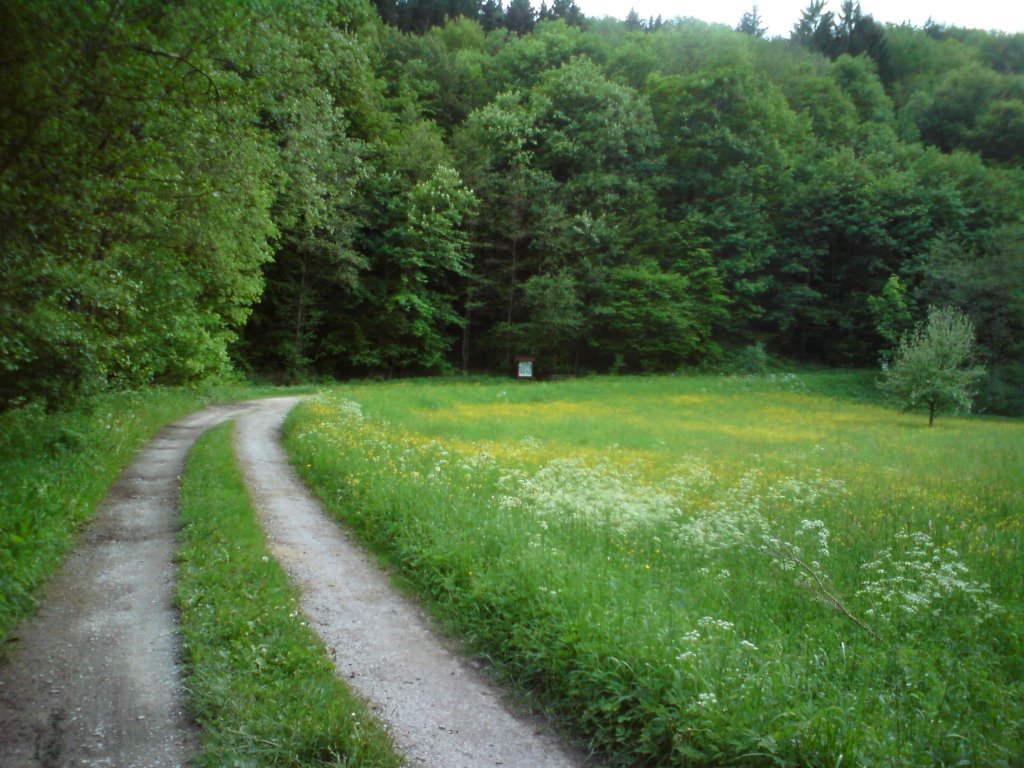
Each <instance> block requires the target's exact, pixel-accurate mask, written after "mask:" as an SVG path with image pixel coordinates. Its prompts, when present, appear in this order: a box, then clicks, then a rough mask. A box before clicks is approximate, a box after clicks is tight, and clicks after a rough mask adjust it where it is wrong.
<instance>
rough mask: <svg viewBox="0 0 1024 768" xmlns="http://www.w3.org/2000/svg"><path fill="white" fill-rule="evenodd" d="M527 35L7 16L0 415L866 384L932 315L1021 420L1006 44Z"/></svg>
mask: <svg viewBox="0 0 1024 768" xmlns="http://www.w3.org/2000/svg"><path fill="white" fill-rule="evenodd" d="M514 9H517V10H516V11H515V13H513V11H514ZM543 11H544V18H543V19H538V15H537V14H536V13H534V11H533V10H532V9H531V8H529V6H528V5H526V4H524V3H521V2H520V0H514V2H513V3H511V4H509V5H508V6H507V7H503V6H502V5H501V4H500V3H499V2H497V1H496V0H487V2H484V3H480V2H477V1H476V0H472V1H471V0H447V1H446V2H442V1H441V0H412V1H410V2H394V1H393V0H379V2H378V3H377V7H376V9H375V8H374V7H373V6H370V5H369V4H366V3H364V2H363V1H362V0H336V1H333V2H326V1H325V0H301V1H299V2H289V3H277V2H273V0H245V1H243V0H220V2H213V3H203V4H198V3H193V2H189V1H187V0H183V1H182V2H178V3H165V2H158V1H157V0H149V1H148V2H144V1H142V0H133V1H130V2H123V3H115V4H104V3H90V2H84V0H79V1H72V0H49V1H43V0H14V1H13V2H9V3H6V4H4V7H3V8H2V9H0V16H2V18H0V50H2V51H3V54H0V96H2V98H0V253H2V258H3V267H2V269H3V280H2V281H0V301H2V306H3V316H2V319H0V370H2V371H3V374H2V376H3V378H2V384H0V403H2V404H3V407H11V406H13V405H17V404H19V403H23V402H25V401H27V400H31V399H36V398H40V399H44V400H46V401H48V402H51V403H55V404H59V403H62V402H67V401H68V400H70V399H73V398H76V397H80V396H82V395H87V394H89V393H90V392H94V391H100V390H104V389H109V388H114V387H124V386H138V385H141V384H146V383H151V382H156V383H161V382H182V381H188V380H193V379H196V378H202V377H205V376H209V375H214V374H218V373H221V372H223V371H225V370H228V369H229V368H230V367H231V366H232V365H234V366H236V367H241V368H243V369H246V370H250V371H254V372H261V373H269V372H273V373H275V374H278V375H281V374H283V375H288V376H296V377H298V376H308V375H330V376H352V375H385V376H392V375H409V374H419V373H431V372H438V371H446V370H465V371H502V372H503V371H506V370H507V369H508V365H509V362H510V360H511V359H512V358H513V357H514V356H516V355H520V354H530V355H535V356H537V357H538V365H539V367H540V368H541V369H542V370H546V371H549V372H555V371H557V372H570V371H670V370H675V369H678V368H679V367H681V366H684V365H705V364H715V363H717V362H720V361H721V360H722V359H723V357H728V355H729V354H730V353H731V351H733V350H738V349H743V348H745V347H747V346H750V345H753V344H764V345H766V347H767V348H768V349H769V351H772V352H775V353H777V354H779V355H781V356H785V357H790V358H797V359H803V360H807V361H814V362H821V363H825V364H830V365H875V364H877V361H878V359H879V356H880V354H882V353H883V352H884V350H885V349H887V348H889V347H891V346H893V344H894V340H895V339H897V338H898V337H899V335H900V334H902V333H903V332H905V331H906V330H907V329H909V328H910V327H911V326H912V325H913V324H914V322H915V321H916V320H918V319H920V318H921V317H923V316H924V314H925V313H926V310H927V307H928V306H929V305H945V304H949V305H955V306H959V307H962V308H964V309H965V310H966V311H967V312H968V313H969V314H970V316H971V318H972V320H973V321H974V324H975V326H976V328H977V330H978V333H979V340H980V342H981V343H982V345H983V347H984V349H985V353H986V355H987V360H986V361H985V362H987V363H988V364H989V369H990V371H991V372H992V374H991V376H990V377H989V380H988V382H987V384H986V386H985V393H984V398H985V399H984V405H985V407H987V408H989V409H992V410H1001V411H1006V412H1013V411H1016V412H1019V411H1020V409H1021V408H1022V406H1024V219H1022V215H1024V214H1022V211H1024V207H1022V203H1024V171H1022V164H1024V36H1022V35H1004V34H997V33H987V32H979V31H973V30H961V29H952V28H943V27H936V26H934V25H928V26H927V27H925V28H924V29H916V28H912V27H909V26H901V27H893V26H883V25H880V24H877V23H876V22H874V21H873V19H872V18H871V17H870V15H868V14H865V13H863V12H862V11H861V9H860V7H859V6H858V5H856V4H855V3H849V2H848V3H846V4H845V5H844V6H843V7H842V8H841V9H840V10H839V12H838V13H830V12H827V11H825V9H824V7H823V6H822V5H821V4H820V3H819V2H817V1H816V2H814V3H812V4H811V5H810V6H809V7H808V8H807V9H805V10H804V11H803V12H802V13H800V12H799V11H798V10H795V12H794V16H795V22H794V30H793V33H792V34H791V35H790V37H789V38H788V39H774V40H767V39H764V32H763V28H762V27H761V25H760V20H759V19H758V17H757V14H756V10H754V11H752V12H751V13H750V14H746V15H745V16H744V17H743V19H740V20H737V21H738V24H737V28H738V29H737V30H732V29H728V28H725V27H721V26H712V25H707V24H704V23H701V22H697V21H692V20H676V21H671V22H664V21H662V20H649V21H647V22H643V21H641V20H640V19H638V18H636V14H631V16H630V18H628V19H627V20H626V21H624V22H620V21H616V20H614V19H601V20H597V19H584V18H582V14H580V13H579V10H578V8H576V6H575V4H574V3H572V2H564V0H556V2H555V3H554V4H552V6H551V7H550V8H548V7H547V6H545V7H544V9H543ZM517 13H518V14H520V15H521V16H523V19H524V21H523V24H522V25H521V26H516V25H517V24H519V22H517V21H515V19H516V18H517V16H516V14H517Z"/></svg>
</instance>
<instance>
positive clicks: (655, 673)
mask: <svg viewBox="0 0 1024 768" xmlns="http://www.w3.org/2000/svg"><path fill="white" fill-rule="evenodd" d="M870 392H871V390H870V379H868V378H867V377H866V376H865V375H864V374H847V373H821V374H800V375H793V374H777V375H772V376H767V377H760V378H751V377H726V376H710V375H709V376H694V377H663V378H616V379H581V380H575V381H566V382H558V383H531V384H522V383H517V382H514V381H506V380H486V381H472V380H470V381H461V382H453V381H422V382H397V383H388V384H354V385H348V386H340V387H337V388H335V389H332V390H330V391H329V392H327V393H325V394H323V395H321V396H319V397H317V398H314V399H311V400H310V401H308V402H306V403H303V404H302V405H300V406H299V407H298V408H297V409H296V411H294V412H293V414H292V416H291V417H290V419H289V423H288V427H287V438H286V440H287V445H288V448H289V451H290V452H291V455H292V457H293V460H294V462H295V463H296V465H297V466H298V467H299V469H300V471H301V472H302V473H303V474H304V476H305V477H306V479H307V480H308V481H309V482H310V483H311V485H312V486H313V487H314V488H315V489H316V491H317V492H318V493H319V494H320V495H321V496H322V497H323V498H324V499H325V501H326V502H327V503H328V505H329V506H331V507H332V508H333V509H334V510H335V511H336V513H337V514H338V515H339V516H340V517H341V518H342V519H344V520H345V521H347V522H348V523H349V524H350V525H351V526H352V527H353V528H354V529H355V530H357V531H358V532H359V533H360V535H361V536H362V537H363V538H364V539H365V540H366V541H367V542H369V543H370V544H371V545H372V546H374V547H375V548H376V549H377V550H378V551H379V552H380V553H382V555H383V556H384V557H385V558H386V559H388V560H389V561H391V562H392V563H394V565H395V567H396V569H397V570H398V571H399V573H400V574H401V575H402V577H403V578H404V579H405V580H406V581H408V582H409V583H410V585H411V586H412V587H413V588H414V589H415V590H416V591H418V592H419V593H420V594H421V595H423V596H424V597H425V598H427V600H428V602H429V603H430V604H431V605H432V606H433V609H434V610H435V612H436V613H437V614H438V615H439V616H440V617H441V618H442V620H444V621H445V623H446V624H447V625H448V626H449V627H451V629H452V630H453V631H454V632H456V633H458V634H459V635H460V636H462V637H463V638H465V640H466V642H467V643H468V645H469V646H470V647H471V648H472V649H474V650H475V651H476V652H477V653H479V654H480V655H481V656H483V657H485V658H487V659H488V660H489V661H490V662H491V664H492V666H493V668H494V670H495V672H496V674H498V675H499V676H501V677H503V678H504V679H506V680H507V681H509V682H511V683H512V684H513V686H514V688H515V689H516V690H517V691H518V692H519V693H520V695H522V696H524V697H526V698H528V699H529V700H530V701H532V702H533V703H534V704H535V705H536V706H538V707H540V708H542V709H544V710H546V711H547V712H548V713H549V714H551V715H552V716H554V717H555V718H556V719H558V720H560V721H562V722H564V723H566V724H567V726H568V727H569V728H570V730H571V731H572V732H573V733H575V734H576V735H577V736H578V737H579V738H580V739H582V740H583V741H585V742H586V743H588V744H589V745H590V746H591V747H592V748H593V749H594V750H596V751H599V752H602V753H605V754H606V755H608V756H610V759H611V761H612V762H613V763H615V764H621V765H631V766H632V765H662V766H668V765H724V764H728V765H815V766H817V765H830V766H833V765H871V766H874V765H888V766H911V765H913V766H918V765H988V766H992V765H1006V766H1010V765H1020V764H1021V755H1024V682H1022V681H1024V648H1022V636H1024V631H1022V630H1024V610H1022V605H1021V596H1022V594H1024V553H1022V535H1024V530H1022V529H1024V482H1022V478H1024V424H1022V423H1021V422H1020V421H1013V420H1001V419H993V418H982V417H973V418H963V417H954V416H949V415H940V417H939V419H938V420H937V422H936V425H935V427H933V428H930V429H929V428H928V427H927V417H926V416H924V415H921V414H901V413H899V412H896V411H893V410H891V409H888V408H886V407H883V406H882V405H880V404H878V403H875V402H873V401H872V397H871V394H870ZM837 393H838V394H837Z"/></svg>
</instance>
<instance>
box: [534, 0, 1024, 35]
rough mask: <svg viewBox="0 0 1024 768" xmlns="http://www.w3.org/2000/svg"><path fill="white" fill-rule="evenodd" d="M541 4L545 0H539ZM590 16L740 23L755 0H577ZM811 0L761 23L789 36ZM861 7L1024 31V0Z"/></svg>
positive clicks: (775, 8)
mask: <svg viewBox="0 0 1024 768" xmlns="http://www.w3.org/2000/svg"><path fill="white" fill-rule="evenodd" d="M534 4H535V5H539V4H540V3H539V0H535V2H534ZM576 4H577V5H578V6H579V7H580V9H581V10H582V11H583V13H584V14H586V15H587V16H596V17H601V16H614V17H616V18H619V19H624V18H626V14H628V13H629V9H630V8H631V7H632V8H635V9H636V12H637V13H638V14H640V18H642V19H644V20H646V19H648V18H650V17H652V16H653V17H657V16H658V15H659V14H660V15H661V17H662V18H663V19H666V20H667V19H672V18H675V17H676V16H683V17H687V16H690V17H693V18H696V19H701V20H703V21H709V22H713V23H719V24H727V25H728V26H730V27H735V26H736V25H737V24H738V23H739V21H740V18H741V17H742V16H743V14H744V13H746V12H747V11H749V10H750V9H751V6H752V5H753V4H754V3H753V0H576ZM841 4H842V0H828V2H827V3H826V5H825V10H827V11H836V12H838V11H839V6H840V5H841ZM808 5H809V0H758V2H757V10H758V13H759V14H760V16H761V23H762V24H763V25H764V26H766V27H768V36H769V37H776V36H780V37H788V36H789V32H790V30H791V29H792V28H793V25H794V24H796V22H797V20H798V19H799V18H800V13H801V11H803V9H804V8H806V7H807V6H808ZM860 7H861V10H862V11H863V12H864V13H865V14H870V15H871V16H873V17H874V18H875V21H878V22H892V23H894V24H900V23H902V22H904V21H909V22H910V23H911V24H913V25H914V26H916V27H922V26H924V23H925V22H926V21H928V19H929V18H932V19H934V20H935V21H936V22H938V23H940V24H950V25H954V26H958V27H971V28H977V29H998V30H1002V31H1004V32H1024V3H1022V2H1020V0H861V2H860Z"/></svg>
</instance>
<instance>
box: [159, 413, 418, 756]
mask: <svg viewBox="0 0 1024 768" xmlns="http://www.w3.org/2000/svg"><path fill="white" fill-rule="evenodd" d="M231 427H232V425H231V424H225V425H222V426H221V427H218V428H216V429H215V430H212V431H211V432H209V433H207V435H205V436H204V437H203V438H201V439H200V440H199V441H198V442H197V443H196V445H195V447H194V448H193V451H192V455H191V457H190V460H189V463H188V467H187V469H186V472H185V474H184V476H183V478H182V491H181V493H182V498H181V503H182V518H183V523H184V527H183V530H182V533H181V551H180V555H179V556H180V560H181V565H180V570H179V580H178V593H177V594H178V605H179V607H180V609H181V614H182V631H183V634H184V637H185V645H186V656H187V667H188V671H189V680H188V688H189V692H190V695H191V701H192V706H193V711H194V713H195V715H196V717H197V719H198V720H199V722H200V724H201V725H202V728H203V736H202V740H203V752H202V754H201V756H200V757H199V758H198V759H197V765H201V766H225V765H232V766H304V767H307V768H308V767H310V766H350V767H351V768H356V767H357V766H367V767H368V766H374V768H387V767H388V766H395V768H397V766H399V765H400V759H399V757H398V755H397V754H396V753H395V752H394V750H393V748H392V747H391V743H390V740H389V738H388V736H387V734H386V733H385V732H384V731H383V729H382V728H381V727H380V726H379V725H378V724H376V722H375V721H374V720H373V719H372V717H371V716H370V715H369V714H368V712H367V711H366V708H365V706H364V705H363V704H362V703H361V701H359V700H358V699H356V698H355V697H354V696H352V695H351V694H350V693H349V692H348V690H347V689H346V688H345V686H344V684H343V683H342V682H341V681H340V680H338V679H337V677H336V676H335V674H334V670H333V667H332V665H331V663H330V662H329V660H328V659H327V655H326V651H325V649H324V647H323V645H322V643H321V642H320V641H319V639H318V638H317V637H316V635H315V634H314V633H313V631H312V630H310V629H309V627H307V626H306V623H305V621H304V620H303V618H302V613H301V611H300V609H299V605H298V601H297V599H296V597H295V595H294V593H293V590H292V588H291V586H290V584H289V582H288V579H287V577H286V575H285V573H284V572H283V570H282V569H281V567H280V566H279V565H278V564H277V563H276V562H275V561H274V560H273V559H272V558H270V557H269V556H268V554H267V551H266V548H265V546H264V540H263V534H262V531H261V529H260V527H259V525H258V523H257V521H256V517H255V514H254V512H253V510H252V507H251V505H250V501H249V496H248V493H247V491H246V489H245V486H244V484H243V482H242V479H241V477H240V476H239V473H238V470H237V468H236V465H235V460H234V451H233V449H232V443H231V435H232V432H231Z"/></svg>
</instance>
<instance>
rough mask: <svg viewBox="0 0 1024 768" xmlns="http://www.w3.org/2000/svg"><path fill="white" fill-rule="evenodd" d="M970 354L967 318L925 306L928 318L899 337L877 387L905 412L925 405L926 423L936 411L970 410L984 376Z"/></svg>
mask: <svg viewBox="0 0 1024 768" xmlns="http://www.w3.org/2000/svg"><path fill="white" fill-rule="evenodd" d="M975 355H976V345H975V340H974V326H973V325H972V324H971V321H970V319H968V317H967V316H966V315H964V313H963V312H961V311H960V310H959V309H955V308H953V307H942V308H937V307H929V308H928V319H927V320H925V322H924V323H922V324H920V325H918V326H917V328H915V329H914V330H913V331H911V332H910V333H909V334H907V335H905V336H904V337H903V338H902V339H900V343H899V346H898V347H897V348H896V351H895V353H894V354H893V357H892V363H891V365H890V366H889V367H888V368H887V369H886V370H885V375H884V378H883V380H882V381H881V382H880V383H879V386H880V387H881V388H882V390H884V391H885V392H887V393H888V394H889V395H890V396H891V397H892V398H893V399H894V400H896V401H897V402H899V403H900V404H901V405H902V406H903V407H904V409H906V410H908V411H909V410H913V409H915V408H920V407H922V406H927V407H928V426H929V427H930V426H932V424H934V423H935V414H936V413H937V412H938V411H939V410H941V409H946V408H950V407H952V408H962V409H964V410H968V411H969V410H970V409H971V400H972V398H973V395H974V386H975V385H976V384H977V383H978V380H979V379H981V378H982V376H984V375H985V369H984V367H982V366H979V365H973V362H974V359H975Z"/></svg>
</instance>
